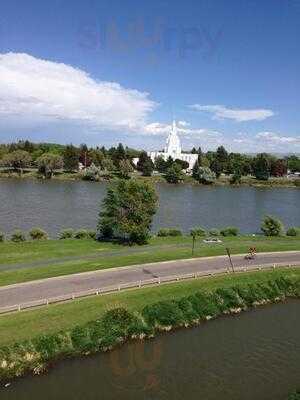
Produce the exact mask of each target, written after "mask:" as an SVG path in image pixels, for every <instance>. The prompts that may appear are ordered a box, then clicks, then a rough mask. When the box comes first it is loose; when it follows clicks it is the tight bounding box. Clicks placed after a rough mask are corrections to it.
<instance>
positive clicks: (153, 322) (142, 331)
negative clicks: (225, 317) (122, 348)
mask: <svg viewBox="0 0 300 400" xmlns="http://www.w3.org/2000/svg"><path fill="white" fill-rule="evenodd" d="M299 296H300V271H299V270H296V269H294V270H289V271H286V270H278V271H271V272H270V271H269V272H256V273H247V274H243V275H232V276H224V277H218V278H211V279H203V280H197V281H190V282H184V283H180V284H172V285H165V286H161V287H155V288H147V289H140V290H134V291H129V292H126V293H120V294H118V295H109V296H103V297H97V298H90V299H85V300H79V301H75V302H72V303H66V304H60V305H52V306H49V307H47V308H41V309H39V310H34V311H27V312H22V313H15V314H11V315H7V316H2V317H1V325H0V326H1V328H0V346H1V349H0V377H1V378H2V379H8V378H10V377H15V376H19V375H22V374H24V373H25V372H32V373H40V372H41V371H43V370H44V369H45V368H46V366H47V364H48V363H50V362H52V361H55V360H56V359H59V358H64V357H69V356H75V355H87V354H91V353H94V352H97V351H105V350H108V349H110V348H112V347H114V346H116V345H118V344H120V343H122V342H124V341H126V340H128V339H130V338H136V337H141V338H142V337H152V336H153V335H155V333H157V332H159V331H164V330H170V329H172V328H177V327H183V326H186V327H187V326H193V325H197V324H199V323H200V322H201V321H206V320H207V319H210V318H215V317H217V316H219V315H222V314H228V313H237V312H241V311H243V310H246V309H247V308H250V307H253V306H257V305H259V304H265V303H268V302H276V301H280V300H282V301H283V300H284V299H285V298H287V297H299Z"/></svg>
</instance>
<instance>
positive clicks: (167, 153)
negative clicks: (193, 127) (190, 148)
mask: <svg viewBox="0 0 300 400" xmlns="http://www.w3.org/2000/svg"><path fill="white" fill-rule="evenodd" d="M148 156H149V157H150V158H151V160H152V161H153V162H154V161H155V159H156V158H157V157H162V158H163V159H164V160H165V161H166V160H167V159H168V158H169V157H172V158H173V160H174V161H175V160H176V159H177V160H182V161H186V162H188V163H189V168H188V170H191V169H192V168H193V166H194V165H195V162H196V161H197V160H198V154H190V153H182V150H181V143H180V139H179V137H178V134H177V126H176V122H175V121H173V125H172V130H171V132H170V133H169V136H168V138H167V141H166V146H165V148H164V151H150V152H148Z"/></svg>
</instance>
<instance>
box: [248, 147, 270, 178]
mask: <svg viewBox="0 0 300 400" xmlns="http://www.w3.org/2000/svg"><path fill="white" fill-rule="evenodd" d="M252 168H253V172H254V175H255V178H256V179H260V180H263V181H267V180H268V179H269V177H270V160H269V157H268V154H266V153H261V154H258V155H257V156H256V157H254V159H253V162H252Z"/></svg>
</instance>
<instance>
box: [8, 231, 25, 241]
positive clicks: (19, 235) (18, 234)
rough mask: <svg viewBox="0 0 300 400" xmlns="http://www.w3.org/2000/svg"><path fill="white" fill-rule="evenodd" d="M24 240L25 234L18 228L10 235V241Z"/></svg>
mask: <svg viewBox="0 0 300 400" xmlns="http://www.w3.org/2000/svg"><path fill="white" fill-rule="evenodd" d="M25 240H26V236H25V234H24V233H23V232H22V231H21V230H19V229H17V230H16V231H14V232H13V233H12V235H11V241H12V242H15V243H19V242H25Z"/></svg>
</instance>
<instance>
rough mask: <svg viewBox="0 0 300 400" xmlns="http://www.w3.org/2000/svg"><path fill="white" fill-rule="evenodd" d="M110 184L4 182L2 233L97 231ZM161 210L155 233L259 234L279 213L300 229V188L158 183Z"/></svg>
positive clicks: (1, 185)
mask: <svg viewBox="0 0 300 400" xmlns="http://www.w3.org/2000/svg"><path fill="white" fill-rule="evenodd" d="M105 191H106V185H105V184H103V183H92V182H83V181H63V182H61V181H54V180H53V181H46V182H44V181H38V180H27V179H24V180H19V179H7V180H5V179H1V181H0V231H4V232H11V231H13V230H14V229H17V228H19V229H22V230H29V229H31V228H32V227H34V226H38V227H41V228H43V229H45V230H46V231H47V232H48V233H50V234H51V235H55V234H56V233H57V232H58V231H60V230H61V229H63V228H70V227H71V228H83V227H86V228H93V229H94V228H95V226H96V224H97V219H98V212H99V209H100V204H101V201H102V199H103V197H104V195H105ZM157 191H158V194H159V209H158V212H157V214H156V216H155V218H154V222H153V230H154V231H156V230H157V229H159V228H160V227H179V228H181V229H182V230H183V231H188V230H189V229H190V228H191V227H193V226H203V227H206V228H216V227H224V226H228V225H234V226H237V227H239V228H240V229H241V231H242V232H244V233H253V232H257V231H259V227H260V221H261V219H262V218H263V216H264V215H266V214H273V215H275V216H277V217H279V218H281V219H282V220H283V222H284V223H285V224H286V225H293V226H294V225H296V226H297V225H298V226H300V213H299V204H300V190H299V189H297V188H295V189H293V188H254V187H228V186H225V187H222V186H211V187H208V186H197V185H195V186H193V185H174V186H172V185H168V184H159V185H157Z"/></svg>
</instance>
